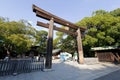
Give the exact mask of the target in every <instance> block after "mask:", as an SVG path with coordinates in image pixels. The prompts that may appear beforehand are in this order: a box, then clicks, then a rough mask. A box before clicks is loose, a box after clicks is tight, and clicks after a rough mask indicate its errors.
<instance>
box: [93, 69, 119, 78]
mask: <svg viewBox="0 0 120 80" xmlns="http://www.w3.org/2000/svg"><path fill="white" fill-rule="evenodd" d="M95 80H120V70H117V71H114V72H112V73H109V74H107V75H105V76H102V77H99V78H97V79H95Z"/></svg>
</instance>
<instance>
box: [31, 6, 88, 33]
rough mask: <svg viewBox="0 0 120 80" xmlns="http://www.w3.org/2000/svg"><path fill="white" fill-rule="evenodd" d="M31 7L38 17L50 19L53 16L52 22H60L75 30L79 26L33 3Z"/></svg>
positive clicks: (83, 29) (82, 29)
mask: <svg viewBox="0 0 120 80" xmlns="http://www.w3.org/2000/svg"><path fill="white" fill-rule="evenodd" d="M32 8H33V12H35V13H36V16H38V17H41V18H44V19H46V20H50V19H52V18H53V19H54V22H56V23H58V24H61V25H64V26H67V27H70V28H72V29H75V30H77V29H78V28H79V26H77V25H75V24H73V23H71V22H69V21H66V20H64V19H62V18H60V17H58V16H55V15H53V14H51V13H49V12H47V11H45V10H43V9H41V8H39V7H37V6H36V5H33V6H32ZM80 30H81V31H85V30H86V29H85V28H82V27H80Z"/></svg>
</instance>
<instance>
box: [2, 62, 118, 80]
mask: <svg viewBox="0 0 120 80" xmlns="http://www.w3.org/2000/svg"><path fill="white" fill-rule="evenodd" d="M119 69H120V68H119V65H114V64H110V63H98V62H95V63H94V64H93V63H89V62H88V63H85V64H78V63H77V62H74V61H66V62H61V61H59V60H53V66H52V70H50V71H45V72H41V71H39V72H32V73H25V74H19V75H17V76H5V77H0V80H94V79H96V78H99V77H101V76H104V75H107V74H108V73H110V72H113V71H116V70H119ZM96 80H101V79H96ZM107 80H109V79H107Z"/></svg>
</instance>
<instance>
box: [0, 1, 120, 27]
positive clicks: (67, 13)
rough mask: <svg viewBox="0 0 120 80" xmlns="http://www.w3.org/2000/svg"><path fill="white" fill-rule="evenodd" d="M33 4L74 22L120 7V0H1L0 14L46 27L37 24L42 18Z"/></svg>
mask: <svg viewBox="0 0 120 80" xmlns="http://www.w3.org/2000/svg"><path fill="white" fill-rule="evenodd" d="M32 4H35V5H37V6H38V7H40V8H42V9H44V10H46V11H48V12H50V13H53V14H55V15H57V16H59V17H61V18H64V19H65V20H68V21H70V22H73V23H75V22H77V21H80V20H81V19H83V18H84V17H88V16H91V14H92V12H93V11H96V10H100V9H103V10H106V11H111V10H114V9H116V8H120V0H114V1H113V0H0V16H2V17H8V18H9V19H10V20H16V21H18V20H20V19H25V20H28V21H30V22H31V23H32V26H34V27H36V28H39V29H44V28H40V27H37V26H36V21H37V20H38V21H40V20H41V19H40V18H37V17H36V16H35V13H33V12H32Z"/></svg>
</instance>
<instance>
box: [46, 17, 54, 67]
mask: <svg viewBox="0 0 120 80" xmlns="http://www.w3.org/2000/svg"><path fill="white" fill-rule="evenodd" d="M53 25H54V20H53V18H52V19H51V20H50V24H49V32H48V40H47V54H46V63H45V68H46V69H51V67H52V50H53Z"/></svg>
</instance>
